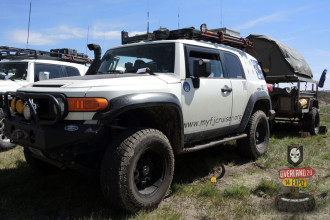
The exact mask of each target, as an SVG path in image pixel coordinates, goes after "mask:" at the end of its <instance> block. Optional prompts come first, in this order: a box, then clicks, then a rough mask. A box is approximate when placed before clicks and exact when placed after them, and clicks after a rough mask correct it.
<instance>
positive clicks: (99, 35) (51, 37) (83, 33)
mask: <svg viewBox="0 0 330 220" xmlns="http://www.w3.org/2000/svg"><path fill="white" fill-rule="evenodd" d="M115 26H117V25H115ZM115 26H113V25H100V24H97V25H94V26H93V27H92V28H90V30H89V33H88V29H87V28H86V29H83V28H78V27H70V26H67V25H61V26H58V27H54V28H48V29H43V30H40V31H30V37H29V44H30V45H55V44H56V43H58V42H59V41H63V40H69V39H81V38H87V33H88V35H89V36H88V37H89V38H90V39H95V40H119V39H120V38H121V31H118V30H113V29H116V28H115ZM143 33H145V32H141V31H132V32H130V33H129V36H134V35H136V34H143ZM7 37H8V39H7V40H8V41H9V42H11V43H14V44H25V43H26V38H27V31H26V30H22V29H18V30H10V31H8V32H7Z"/></svg>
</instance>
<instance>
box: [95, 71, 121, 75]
mask: <svg viewBox="0 0 330 220" xmlns="http://www.w3.org/2000/svg"><path fill="white" fill-rule="evenodd" d="M97 73H100V74H107V73H120V74H123V73H124V71H122V70H108V71H104V72H97Z"/></svg>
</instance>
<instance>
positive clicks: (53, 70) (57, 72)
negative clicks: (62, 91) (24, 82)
mask: <svg viewBox="0 0 330 220" xmlns="http://www.w3.org/2000/svg"><path fill="white" fill-rule="evenodd" d="M40 72H49V78H50V79H53V78H59V77H63V73H62V67H61V66H57V65H50V64H40V63H36V64H35V66H34V76H35V81H38V80H39V73H40Z"/></svg>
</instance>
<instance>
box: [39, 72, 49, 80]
mask: <svg viewBox="0 0 330 220" xmlns="http://www.w3.org/2000/svg"><path fill="white" fill-rule="evenodd" d="M41 80H49V72H39V81H41Z"/></svg>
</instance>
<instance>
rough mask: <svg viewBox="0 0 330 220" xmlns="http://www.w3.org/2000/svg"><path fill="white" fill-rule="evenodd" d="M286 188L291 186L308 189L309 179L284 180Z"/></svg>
mask: <svg viewBox="0 0 330 220" xmlns="http://www.w3.org/2000/svg"><path fill="white" fill-rule="evenodd" d="M282 184H283V185H284V186H291V187H306V186H307V179H288V178H286V179H284V180H283V181H282Z"/></svg>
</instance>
